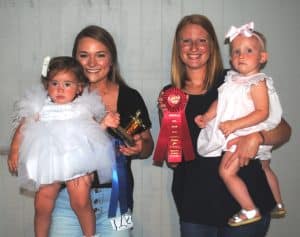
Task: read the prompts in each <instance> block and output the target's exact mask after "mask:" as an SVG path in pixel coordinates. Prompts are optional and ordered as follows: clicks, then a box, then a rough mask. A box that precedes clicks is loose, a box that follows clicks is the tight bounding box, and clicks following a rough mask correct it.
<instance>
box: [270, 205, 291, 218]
mask: <svg viewBox="0 0 300 237" xmlns="http://www.w3.org/2000/svg"><path fill="white" fill-rule="evenodd" d="M270 214H271V217H272V218H284V217H285V216H286V214H287V211H286V209H285V208H284V205H283V204H282V203H277V204H276V206H275V207H274V209H273V210H272V211H271V213H270Z"/></svg>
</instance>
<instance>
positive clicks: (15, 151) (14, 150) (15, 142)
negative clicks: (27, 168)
mask: <svg viewBox="0 0 300 237" xmlns="http://www.w3.org/2000/svg"><path fill="white" fill-rule="evenodd" d="M24 121H25V120H24V119H23V120H22V121H21V122H20V124H19V126H18V127H17V129H16V131H15V134H14V136H13V138H12V141H11V144H10V150H9V154H8V159H7V165H8V169H9V171H10V172H11V173H12V174H16V173H17V171H18V161H19V148H20V144H21V139H22V135H21V128H22V126H23V124H24Z"/></svg>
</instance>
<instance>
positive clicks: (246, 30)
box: [225, 21, 254, 42]
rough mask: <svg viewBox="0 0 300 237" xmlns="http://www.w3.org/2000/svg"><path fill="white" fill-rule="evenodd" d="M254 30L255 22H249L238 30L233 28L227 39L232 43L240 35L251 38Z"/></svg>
mask: <svg viewBox="0 0 300 237" xmlns="http://www.w3.org/2000/svg"><path fill="white" fill-rule="evenodd" d="M253 30H254V22H253V21H251V22H249V23H248V24H245V25H242V26H241V27H239V28H236V27H235V26H231V27H230V29H229V31H228V32H227V34H226V36H225V39H227V38H229V41H230V42H231V41H232V40H233V39H234V38H235V37H237V36H238V35H239V34H243V35H244V36H246V37H250V36H252V35H253Z"/></svg>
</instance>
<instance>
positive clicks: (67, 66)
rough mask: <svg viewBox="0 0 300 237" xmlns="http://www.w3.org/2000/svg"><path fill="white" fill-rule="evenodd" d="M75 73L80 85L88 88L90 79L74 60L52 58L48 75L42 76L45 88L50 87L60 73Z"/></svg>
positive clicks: (62, 57)
mask: <svg viewBox="0 0 300 237" xmlns="http://www.w3.org/2000/svg"><path fill="white" fill-rule="evenodd" d="M63 71H65V72H73V73H74V75H75V76H76V79H77V81H78V83H80V84H82V86H83V87H84V86H86V85H87V84H88V83H89V80H88V78H87V77H86V76H85V75H84V71H83V67H82V66H81V64H80V63H79V62H78V61H77V60H76V59H74V58H72V57H68V56H60V57H54V58H51V60H50V62H49V66H48V70H47V75H46V76H45V77H44V76H43V75H42V76H41V81H42V83H43V85H44V87H45V88H47V86H48V82H49V81H50V80H51V79H52V78H53V77H54V76H55V75H56V74H57V73H59V72H63Z"/></svg>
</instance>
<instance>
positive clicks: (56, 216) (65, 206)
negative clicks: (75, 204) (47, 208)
mask: <svg viewBox="0 0 300 237" xmlns="http://www.w3.org/2000/svg"><path fill="white" fill-rule="evenodd" d="M110 194H111V188H102V189H99V188H94V189H92V190H91V200H92V204H93V208H94V211H95V215H96V233H97V234H99V235H100V236H101V237H130V236H131V230H122V231H116V230H113V229H112V225H111V223H110V219H109V218H108V207H109V201H110ZM49 236H50V237H70V236H72V237H82V231H81V228H80V224H79V221H78V218H77V216H76V215H75V213H74V212H73V210H72V208H71V206H70V200H69V194H68V191H67V189H66V188H65V189H63V190H61V192H60V193H59V195H58V197H57V199H56V203H55V208H54V210H53V213H52V223H51V227H50V234H49Z"/></svg>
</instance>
